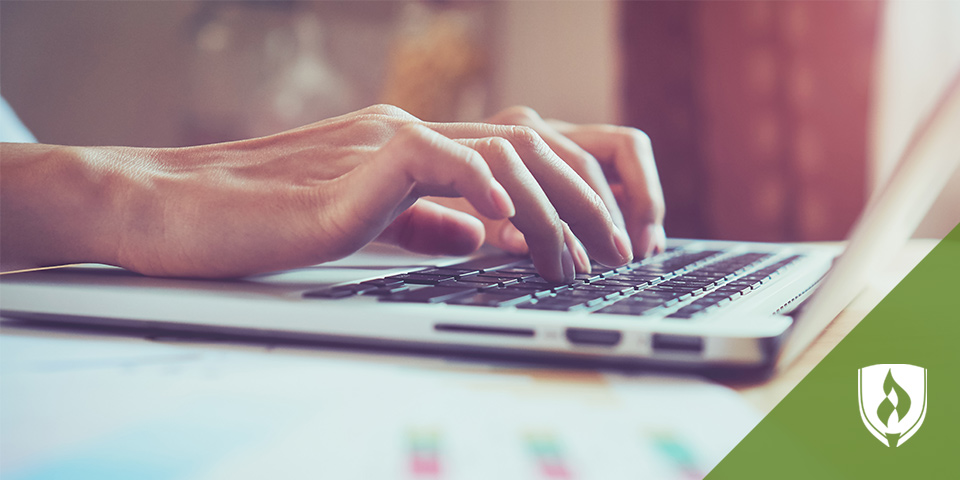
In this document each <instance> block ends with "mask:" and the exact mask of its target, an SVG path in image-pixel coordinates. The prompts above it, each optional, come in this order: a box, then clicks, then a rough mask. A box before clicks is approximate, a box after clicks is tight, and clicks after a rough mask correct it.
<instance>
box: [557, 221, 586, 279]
mask: <svg viewBox="0 0 960 480" xmlns="http://www.w3.org/2000/svg"><path fill="white" fill-rule="evenodd" d="M563 238H564V241H565V243H566V247H567V251H568V252H570V253H571V258H570V261H571V263H572V265H571V267H572V268H573V269H574V270H575V271H576V273H590V257H589V256H588V255H587V251H586V250H584V248H583V244H582V243H580V239H578V238H577V236H576V235H574V234H573V231H572V230H570V227H569V226H568V225H567V224H563Z"/></svg>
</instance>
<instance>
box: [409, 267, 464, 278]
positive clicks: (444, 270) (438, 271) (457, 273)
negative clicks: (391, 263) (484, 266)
mask: <svg viewBox="0 0 960 480" xmlns="http://www.w3.org/2000/svg"><path fill="white" fill-rule="evenodd" d="M413 273H416V274H420V275H441V276H449V277H453V278H460V277H463V276H467V275H476V274H478V273H480V270H476V269H470V268H450V267H439V268H428V269H426V270H420V271H418V272H413Z"/></svg>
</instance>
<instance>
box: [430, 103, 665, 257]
mask: <svg viewBox="0 0 960 480" xmlns="http://www.w3.org/2000/svg"><path fill="white" fill-rule="evenodd" d="M489 121H490V122H491V123H496V124H502V125H522V126H526V127H529V128H532V129H533V130H534V131H536V132H537V134H539V136H540V137H541V138H542V139H543V140H544V141H545V142H546V144H547V145H548V146H549V147H550V149H552V150H553V151H554V152H556V154H557V155H559V156H560V158H562V159H563V161H564V162H566V163H567V164H568V165H570V167H572V168H573V170H574V171H576V172H577V174H579V175H580V177H581V178H583V179H584V181H586V183H587V184H588V185H590V187H591V188H592V189H593V190H594V191H595V192H596V193H597V194H598V195H599V196H600V198H601V199H602V200H603V203H604V205H606V207H607V210H608V211H609V213H610V216H611V218H612V219H613V221H614V223H616V224H617V226H618V227H620V228H621V229H625V230H626V231H627V233H628V234H629V235H630V240H631V243H632V247H633V251H634V252H635V253H636V254H637V255H638V256H643V257H647V256H650V255H652V254H654V253H657V252H661V251H663V249H664V248H665V247H666V234H665V233H664V230H663V216H664V201H663V191H662V189H661V188H660V180H659V177H658V175H657V166H656V164H655V163H654V161H653V150H652V148H651V146H650V139H649V137H647V136H646V134H644V133H643V132H641V131H640V130H637V129H634V128H627V127H617V126H612V125H583V126H579V125H573V124H570V123H566V122H560V121H556V120H549V121H548V120H544V119H542V118H540V116H539V115H538V114H537V112H535V111H533V110H532V109H530V108H526V107H511V108H508V109H506V110H503V111H502V112H500V113H498V114H496V115H494V116H493V117H492V118H491V119H490V120H489ZM443 203H444V204H445V205H448V206H452V207H455V208H459V209H462V210H464V211H467V212H470V213H475V212H474V211H473V210H472V209H471V208H470V206H469V205H467V204H466V202H463V201H461V200H460V199H451V200H446V201H443ZM481 218H482V217H481ZM484 225H485V228H486V231H487V235H486V237H487V242H489V243H492V244H494V245H496V246H498V247H500V248H503V249H505V250H507V251H510V252H514V253H526V252H527V250H528V246H527V245H528V244H527V242H526V241H525V239H524V236H523V235H522V234H521V233H520V231H519V230H517V228H516V227H515V226H514V225H513V224H511V223H510V222H507V221H504V220H495V219H485V220H484Z"/></svg>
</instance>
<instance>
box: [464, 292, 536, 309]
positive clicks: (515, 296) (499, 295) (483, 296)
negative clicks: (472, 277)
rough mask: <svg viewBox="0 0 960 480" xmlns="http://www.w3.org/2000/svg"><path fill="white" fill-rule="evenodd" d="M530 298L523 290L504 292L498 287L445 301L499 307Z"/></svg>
mask: <svg viewBox="0 0 960 480" xmlns="http://www.w3.org/2000/svg"><path fill="white" fill-rule="evenodd" d="M530 298H531V296H530V294H528V293H524V292H506V291H501V290H500V289H488V290H484V291H481V292H477V293H474V294H472V295H468V296H463V297H457V298H455V299H453V300H450V301H448V302H446V303H449V304H451V305H474V306H480V307H500V306H506V305H510V304H514V303H520V302H522V301H525V300H529V299H530Z"/></svg>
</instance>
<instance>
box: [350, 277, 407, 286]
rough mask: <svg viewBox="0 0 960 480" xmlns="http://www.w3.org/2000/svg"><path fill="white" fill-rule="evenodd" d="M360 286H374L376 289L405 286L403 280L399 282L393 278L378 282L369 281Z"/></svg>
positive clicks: (382, 279) (378, 280) (379, 279)
mask: <svg viewBox="0 0 960 480" xmlns="http://www.w3.org/2000/svg"><path fill="white" fill-rule="evenodd" d="M360 285H373V286H375V287H386V286H389V285H403V280H397V279H393V278H378V279H376V280H368V281H366V282H360Z"/></svg>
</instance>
